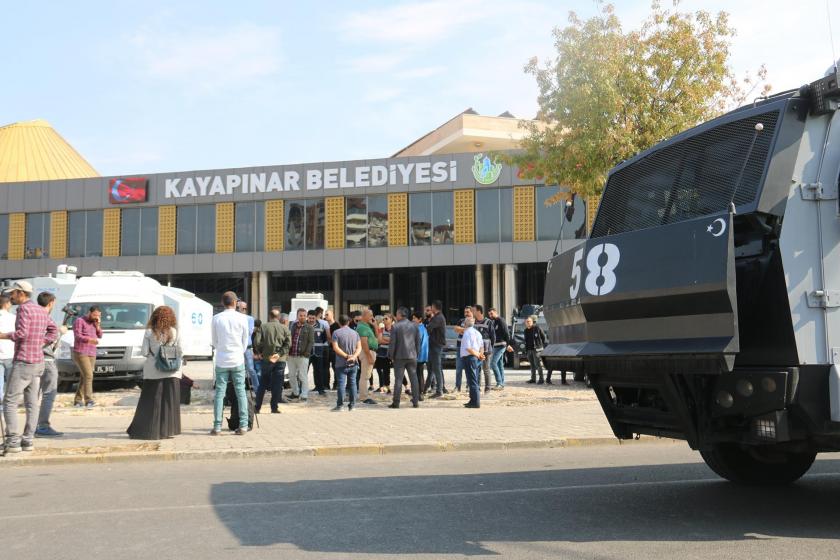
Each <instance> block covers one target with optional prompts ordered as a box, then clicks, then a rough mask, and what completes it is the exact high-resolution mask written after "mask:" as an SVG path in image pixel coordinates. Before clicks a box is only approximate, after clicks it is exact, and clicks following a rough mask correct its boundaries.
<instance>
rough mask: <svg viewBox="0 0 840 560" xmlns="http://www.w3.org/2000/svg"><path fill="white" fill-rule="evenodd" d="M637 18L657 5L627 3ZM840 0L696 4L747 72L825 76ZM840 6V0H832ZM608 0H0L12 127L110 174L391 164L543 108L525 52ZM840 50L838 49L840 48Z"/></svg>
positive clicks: (545, 48)
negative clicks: (469, 130)
mask: <svg viewBox="0 0 840 560" xmlns="http://www.w3.org/2000/svg"><path fill="white" fill-rule="evenodd" d="M614 4H615V7H616V13H617V15H618V16H619V18H620V19H621V21H622V23H623V25H624V28H625V29H631V28H635V27H638V25H639V23H640V22H641V21H642V20H643V18H644V17H645V15H646V14H647V13H648V12H649V10H650V1H649V0H642V1H637V0H633V1H630V0H617V1H616V2H614ZM827 5H829V6H831V8H832V9H833V13H832V14H831V15H832V19H831V21H832V22H833V27H834V32H833V38H834V44H835V49H840V2H837V0H828V2H826V0H799V1H798V2H795V3H791V2H782V1H779V0H766V1H759V0H739V1H738V2H730V1H721V0H702V1H701V0H683V2H682V3H681V4H680V8H681V9H682V10H688V11H695V10H700V9H703V10H707V11H711V12H716V11H719V10H726V11H728V12H729V13H730V16H731V23H732V24H733V26H734V27H735V28H736V29H737V36H736V37H735V39H734V40H733V43H732V48H731V65H732V68H733V70H734V71H735V73H736V74H737V75H743V74H744V73H745V72H747V71H753V72H754V71H755V70H756V69H757V68H758V67H759V65H761V64H765V65H766V66H767V69H768V71H769V77H768V82H769V83H770V84H771V85H772V87H773V90H774V91H782V90H785V89H790V88H795V87H798V86H799V85H801V84H803V83H807V82H810V81H813V80H815V79H817V78H818V77H821V76H822V75H823V74H824V72H825V70H826V69H827V68H828V67H829V65H830V64H831V61H832V45H831V36H832V34H831V33H830V30H829V18H828V16H827ZM832 5H833V6H832ZM598 9H599V8H598V4H596V3H595V2H594V1H592V0H575V1H567V0H545V1H542V0H524V1H521V2H519V1H518V2H511V1H500V0H480V1H479V0H462V1H457V0H450V1H438V0H413V1H412V0H409V1H406V2H383V1H373V2H369V1H362V0H357V1H355V2H338V1H336V2H326V1H313V2H282V1H279V0H278V1H253V0H242V1H239V2H230V1H220V0H219V1H210V0H208V1H166V2H164V1H159V0H142V1H133V0H123V1H120V2H113V1H92V0H90V1H88V0H77V1H76V2H63V1H61V2H59V1H57V0H47V1H43V2H16V1H13V0H0V13H2V14H3V20H4V23H5V24H4V25H3V30H2V32H0V53H2V55H0V69H2V73H0V75H2V76H3V78H2V79H0V125H3V124H8V123H12V122H17V121H24V120H30V119H36V118H43V119H46V120H47V121H49V122H50V123H51V124H52V125H53V127H54V128H55V129H56V130H57V131H58V132H59V133H60V134H61V135H62V136H63V137H64V138H65V139H66V140H67V141H68V142H70V144H71V145H73V146H74V147H75V148H76V149H77V150H78V151H79V152H80V153H81V154H82V155H83V156H84V157H85V158H86V159H87V160H88V161H89V162H90V163H91V164H92V165H93V166H94V167H95V168H96V169H97V170H98V171H99V172H100V173H101V174H102V175H128V174H132V173H156V172H171V171H185V170H193V169H220V168H228V167H246V166H261V165H280V164H293V163H305V162H317V161H345V160H353V159H373V158H379V157H388V156H390V155H392V154H393V153H395V152H397V151H399V150H400V149H401V148H403V147H405V146H407V145H408V144H410V143H411V142H413V141H414V140H416V139H417V138H419V137H421V136H423V135H424V134H426V133H427V132H429V131H431V130H433V129H435V128H436V127H438V126H440V125H441V124H443V123H444V122H446V121H447V120H449V119H450V118H452V117H453V116H455V115H457V114H458V113H460V112H462V111H463V110H465V109H467V108H468V107H472V108H473V109H475V110H476V111H478V112H479V113H480V114H484V115H498V114H500V113H502V112H504V111H510V112H511V113H513V114H514V115H515V116H517V117H526V118H527V117H533V116H534V114H535V113H536V109H537V102H536V95H537V88H536V85H535V82H534V79H533V77H532V76H529V75H527V74H525V73H524V72H523V66H524V65H525V64H526V63H527V61H528V60H529V59H530V58H531V57H533V56H537V57H538V58H539V59H540V60H543V61H545V60H548V59H550V58H551V56H552V52H553V48H552V35H551V31H552V29H553V28H554V27H556V26H561V27H562V26H564V25H566V23H567V21H568V13H569V11H575V12H576V13H577V14H578V15H579V16H581V17H584V18H585V17H590V16H592V15H594V14H595V13H596V12H597V11H598ZM838 52H840V50H838Z"/></svg>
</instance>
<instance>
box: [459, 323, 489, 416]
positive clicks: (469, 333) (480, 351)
mask: <svg viewBox="0 0 840 560" xmlns="http://www.w3.org/2000/svg"><path fill="white" fill-rule="evenodd" d="M474 325H475V319H473V318H472V317H465V318H464V329H465V330H464V336H463V338H462V339H461V359H462V360H463V362H464V364H465V365H466V370H467V386H468V387H469V389H470V402H468V403H467V404H465V405H464V407H466V408H479V406H480V405H481V402H480V401H479V398H480V395H481V391H479V390H478V370H479V368H480V367H481V362H483V361H484V339H483V338H482V337H481V333H480V332H478V331H477V330H476V329H475V327H474Z"/></svg>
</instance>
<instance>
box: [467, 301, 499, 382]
mask: <svg viewBox="0 0 840 560" xmlns="http://www.w3.org/2000/svg"><path fill="white" fill-rule="evenodd" d="M473 316H474V317H475V325H474V328H475V330H477V331H478V332H479V333H481V340H482V342H483V344H484V355H485V356H487V358H486V359H484V360H482V361H481V369H482V371H483V372H484V392H485V393H489V392H490V357H491V356H492V353H493V346H494V345H495V344H496V329H494V328H493V321H491V320H490V318H489V317H485V316H484V306H482V305H474V306H473ZM497 383H498V382H497Z"/></svg>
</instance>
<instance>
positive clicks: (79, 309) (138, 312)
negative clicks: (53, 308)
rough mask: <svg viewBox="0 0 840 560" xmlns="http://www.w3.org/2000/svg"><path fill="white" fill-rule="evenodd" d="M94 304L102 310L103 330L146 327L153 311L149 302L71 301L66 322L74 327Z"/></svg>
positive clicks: (67, 308)
mask: <svg viewBox="0 0 840 560" xmlns="http://www.w3.org/2000/svg"><path fill="white" fill-rule="evenodd" d="M92 305H96V306H98V307H99V309H100V311H102V330H106V331H107V330H122V329H145V328H146V323H148V322H149V316H150V315H151V313H152V305H151V304H149V303H96V302H86V303H71V304H69V305H67V307H66V308H65V309H66V311H67V315H65V318H64V324H65V325H67V327H68V328H72V327H73V321H75V320H76V318H77V317H81V316H83V315H85V314H87V312H88V310H89V309H90V307H91V306H92Z"/></svg>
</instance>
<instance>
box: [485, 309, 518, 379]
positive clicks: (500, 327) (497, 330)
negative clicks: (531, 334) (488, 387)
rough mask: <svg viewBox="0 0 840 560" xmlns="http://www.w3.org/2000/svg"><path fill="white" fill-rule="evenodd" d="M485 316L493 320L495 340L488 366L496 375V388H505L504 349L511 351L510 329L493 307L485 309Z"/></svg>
mask: <svg viewBox="0 0 840 560" xmlns="http://www.w3.org/2000/svg"><path fill="white" fill-rule="evenodd" d="M487 316H488V317H490V320H491V321H493V330H494V334H495V336H494V338H495V342H494V343H493V355H492V356H491V358H490V368H491V369H492V370H493V375H495V376H496V388H498V389H504V388H505V351H507V352H513V341H511V339H510V331H509V330H508V328H507V324H505V321H504V319H502V318H501V317H499V312H498V311H496V309H495V308H492V307H491V308H490V309H489V310H488V311H487Z"/></svg>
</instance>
